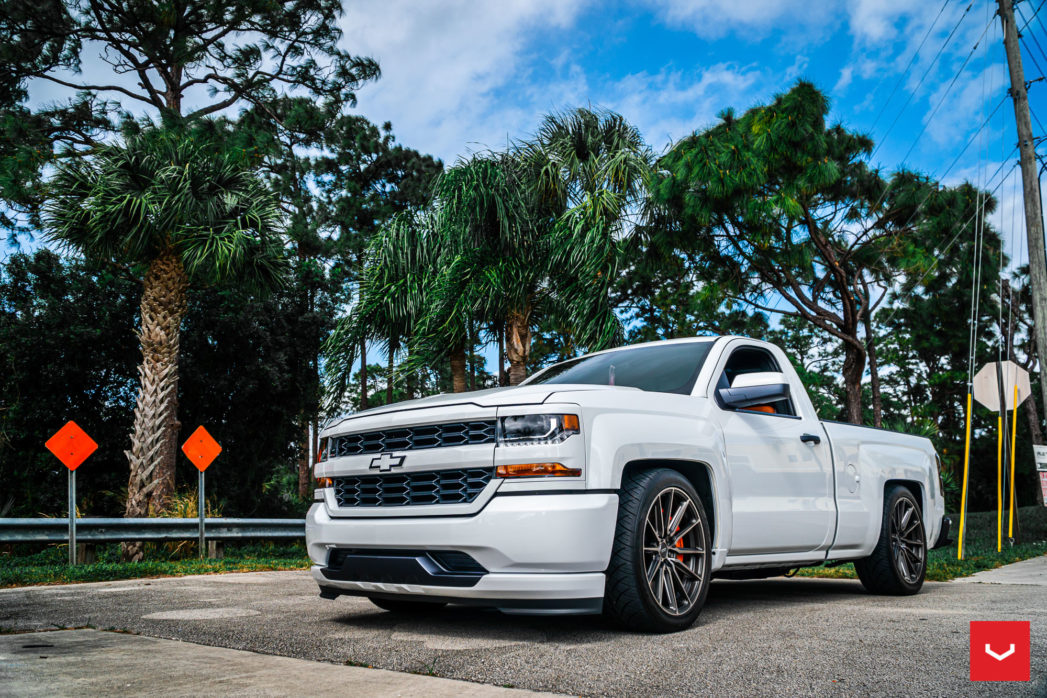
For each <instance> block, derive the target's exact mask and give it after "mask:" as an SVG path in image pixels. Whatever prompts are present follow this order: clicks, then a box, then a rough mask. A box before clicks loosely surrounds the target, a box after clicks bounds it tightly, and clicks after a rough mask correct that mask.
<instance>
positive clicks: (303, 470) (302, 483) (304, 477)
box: [298, 419, 313, 499]
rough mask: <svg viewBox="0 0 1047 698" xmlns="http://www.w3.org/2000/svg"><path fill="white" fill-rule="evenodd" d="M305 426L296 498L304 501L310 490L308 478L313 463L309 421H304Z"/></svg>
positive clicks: (309, 478) (299, 460)
mask: <svg viewBox="0 0 1047 698" xmlns="http://www.w3.org/2000/svg"><path fill="white" fill-rule="evenodd" d="M304 421H305V425H304V426H303V427H302V456H301V458H299V459H298V496H299V497H301V498H302V499H306V498H307V497H308V496H309V490H310V489H311V487H310V485H311V484H312V483H310V480H311V479H312V478H311V477H309V476H310V475H311V474H312V467H313V462H312V460H311V459H310V457H309V456H310V453H309V452H310V450H311V448H310V447H311V443H312V436H311V433H310V425H309V420H308V419H306V420H304Z"/></svg>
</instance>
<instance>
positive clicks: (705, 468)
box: [622, 458, 719, 545]
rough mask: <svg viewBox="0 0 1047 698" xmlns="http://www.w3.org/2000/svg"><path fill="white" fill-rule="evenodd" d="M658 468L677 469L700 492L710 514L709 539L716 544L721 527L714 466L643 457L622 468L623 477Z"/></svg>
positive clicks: (688, 461)
mask: <svg viewBox="0 0 1047 698" xmlns="http://www.w3.org/2000/svg"><path fill="white" fill-rule="evenodd" d="M656 468H667V469H669V470H675V471H676V472H678V473H680V474H681V475H683V476H684V477H685V478H687V481H688V482H690V483H691V485H692V486H693V487H694V489H695V491H696V492H697V493H698V498H699V499H700V500H701V502H702V506H704V507H705V511H706V514H708V516H709V528H710V531H709V539H710V540H712V541H714V545H715V541H716V534H717V531H718V529H719V526H718V525H717V519H718V518H719V508H718V507H717V506H716V487H715V482H716V481H715V477H714V476H713V470H712V467H711V466H710V465H709V464H708V463H703V462H702V461H696V460H674V459H666V458H642V459H637V460H632V461H629V462H628V463H626V464H625V468H623V469H622V479H623V480H624V479H625V477H626V475H628V474H629V473H633V472H638V471H642V470H654V469H656Z"/></svg>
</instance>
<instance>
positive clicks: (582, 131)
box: [437, 109, 651, 385]
mask: <svg viewBox="0 0 1047 698" xmlns="http://www.w3.org/2000/svg"><path fill="white" fill-rule="evenodd" d="M479 161H480V162H482V163H483V166H484V168H483V174H484V175H485V176H484V177H483V178H482V179H480V178H477V181H474V182H470V183H471V184H472V187H471V188H469V189H468V191H469V192H470V194H471V195H470V196H458V197H457V198H454V199H452V201H451V203H448V204H446V206H447V208H448V209H449V210H451V211H454V210H456V207H457V209H459V210H460V211H461V212H462V214H461V215H459V216H457V219H458V220H456V217H455V216H449V222H450V225H449V226H447V229H448V230H450V231H451V234H450V235H449V236H448V237H449V238H451V239H452V240H453V241H455V243H453V244H456V246H457V248H458V251H459V252H458V267H459V268H456V269H452V270H450V272H449V273H448V274H447V275H445V276H447V278H448V279H449V280H450V281H451V286H450V288H445V289H443V291H442V295H443V296H444V297H447V298H452V299H455V300H456V302H457V303H459V304H461V305H465V306H466V307H467V308H468V309H469V311H470V312H471V314H472V315H473V316H474V317H478V318H483V319H486V320H496V319H504V324H505V332H506V355H507V358H508V359H509V382H510V384H512V385H517V384H519V383H520V382H521V381H522V380H523V379H524V378H525V377H526V375H527V362H528V360H529V358H530V353H531V332H532V329H533V327H534V326H535V325H536V323H537V322H538V320H539V319H545V320H548V321H551V322H552V323H553V324H555V325H557V326H560V327H564V328H568V330H569V332H570V334H571V339H572V341H573V342H574V343H575V344H577V345H580V346H587V347H590V348H594V349H596V348H602V347H606V346H610V345H613V344H615V343H617V342H618V341H620V340H621V335H622V328H621V323H620V321H619V320H618V319H617V317H616V316H615V314H614V312H613V309H612V308H611V306H610V301H609V296H610V285H611V283H612V281H613V279H614V277H615V274H616V273H617V267H618V261H619V257H620V246H621V243H622V240H623V239H624V237H625V236H626V235H628V233H629V232H630V230H629V223H630V221H629V214H630V213H631V211H632V210H633V209H635V208H636V207H638V206H639V204H640V201H641V200H642V197H643V195H644V192H645V187H646V184H647V181H648V176H649V172H650V162H651V155H650V151H649V149H648V148H647V146H646V145H645V144H644V142H643V138H642V137H641V136H640V133H639V132H638V131H637V130H636V129H635V128H633V127H632V126H630V125H629V124H628V122H626V121H625V120H624V119H623V118H622V117H621V116H619V115H618V114H614V113H612V112H604V111H594V110H591V109H575V110H572V111H569V112H566V113H562V114H552V115H549V116H547V117H546V118H545V120H544V121H543V122H542V125H541V127H540V129H539V130H538V133H537V135H536V137H535V138H534V139H533V140H531V141H528V142H524V143H522V144H518V145H517V146H515V147H514V148H513V149H512V150H511V151H509V152H508V153H503V154H493V155H485V156H483V157H482V158H480V160H479ZM437 193H438V195H439V194H441V193H443V192H441V191H440V189H439V188H438V191H437ZM444 196H445V199H446V198H447V197H446V194H444ZM457 202H464V203H457ZM463 220H464V221H465V222H466V224H462V223H461V222H460V221H463ZM438 295H441V294H438Z"/></svg>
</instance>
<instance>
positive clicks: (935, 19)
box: [869, 0, 970, 131]
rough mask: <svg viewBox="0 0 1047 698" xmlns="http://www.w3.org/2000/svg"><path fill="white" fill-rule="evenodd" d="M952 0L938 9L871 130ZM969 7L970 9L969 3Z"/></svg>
mask: <svg viewBox="0 0 1047 698" xmlns="http://www.w3.org/2000/svg"><path fill="white" fill-rule="evenodd" d="M950 2H951V0H945V2H943V3H942V8H941V9H940V10H938V14H937V16H935V18H934V21H933V22H931V26H929V27H927V32H926V33H925V34H924V35H923V39H922V40H921V41H920V45H919V46H917V47H916V50H915V51H914V52H913V54H912V58H910V59H909V63H908V65H906V66H905V70H904V71H902V74H901V75H900V76H898V79H897V80H896V81H895V83H894V88H893V89H892V90H891V94H890V95H888V97H887V101H885V102H884V103H883V106H882V107H880V112H879V113H878V114H877V115H876V118H875V119H873V123H872V126H870V127H869V131H872V130H874V129H875V128H876V124H878V123H879V122H880V117H881V116H883V113H884V112H885V111H887V105H889V104H890V103H891V100H892V99H894V95H895V94H896V93H897V92H898V88H899V87H901V86H902V83H903V82H904V81H905V78H906V77H907V76H908V75H909V71H910V70H911V69H912V67H913V64H914V63H915V62H916V59H917V58H918V57H919V55H920V50H921V49H923V45H924V44H925V43H927V39H928V38H929V37H930V36H931V32H932V31H934V27H935V26H936V25H937V24H938V20H939V19H941V17H942V13H943V12H945V8H946V7H947V6H948V5H949V3H950ZM968 9H970V6H969V5H968ZM961 19H962V17H961ZM902 109H903V110H904V109H905V107H902Z"/></svg>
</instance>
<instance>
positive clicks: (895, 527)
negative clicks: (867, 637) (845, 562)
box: [854, 485, 927, 596]
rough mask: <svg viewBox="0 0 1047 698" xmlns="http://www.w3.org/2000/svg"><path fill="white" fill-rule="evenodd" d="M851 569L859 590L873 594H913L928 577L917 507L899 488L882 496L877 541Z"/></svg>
mask: <svg viewBox="0 0 1047 698" xmlns="http://www.w3.org/2000/svg"><path fill="white" fill-rule="evenodd" d="M854 569H855V571H856V572H857V573H858V579H860V580H861V582H862V586H864V587H865V589H866V590H867V591H869V592H871V593H873V594H891V595H896V596H902V595H908V594H915V593H916V592H918V591H919V590H920V588H921V587H923V580H924V577H925V576H926V575H927V535H926V533H925V532H924V528H923V516H922V514H921V512H920V503H919V502H917V501H916V498H915V497H914V496H913V494H912V492H910V491H909V489H908V488H907V487H903V486H902V485H894V486H893V487H891V488H890V489H889V490H888V491H887V492H886V493H885V496H884V504H883V520H882V522H881V524H880V539H879V540H878V541H877V543H876V548H875V549H873V553H872V555H870V556H869V557H867V558H865V559H862V560H857V561H856V562H855V563H854Z"/></svg>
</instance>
